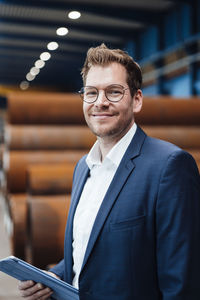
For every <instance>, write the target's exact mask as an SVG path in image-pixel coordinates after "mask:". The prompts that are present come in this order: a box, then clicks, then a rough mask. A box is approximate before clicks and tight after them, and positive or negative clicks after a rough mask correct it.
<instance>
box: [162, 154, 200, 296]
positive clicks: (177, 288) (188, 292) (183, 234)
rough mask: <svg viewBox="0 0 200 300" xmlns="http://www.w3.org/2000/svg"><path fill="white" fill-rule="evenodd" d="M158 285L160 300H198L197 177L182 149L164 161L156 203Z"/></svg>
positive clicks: (199, 199)
mask: <svg viewBox="0 0 200 300" xmlns="http://www.w3.org/2000/svg"><path fill="white" fill-rule="evenodd" d="M156 231H157V234H156V239H157V240H156V247H157V252H156V253H157V272H158V283H159V287H160V291H161V294H162V299H163V300H199V299H200V177H199V172H198V169H197V166H196V163H195V161H194V159H193V158H192V156H191V155H190V154H188V153H187V152H184V151H182V150H178V151H175V153H173V154H172V155H170V157H169V158H168V159H167V162H166V164H165V166H164V168H163V171H162V175H161V178H160V184H159V191H158V197H157V203H156Z"/></svg>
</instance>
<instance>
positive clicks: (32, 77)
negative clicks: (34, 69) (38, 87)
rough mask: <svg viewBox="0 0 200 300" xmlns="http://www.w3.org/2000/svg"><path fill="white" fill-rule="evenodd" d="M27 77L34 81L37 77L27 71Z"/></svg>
mask: <svg viewBox="0 0 200 300" xmlns="http://www.w3.org/2000/svg"><path fill="white" fill-rule="evenodd" d="M26 79H27V80H28V81H32V80H33V79H35V75H32V74H31V73H27V74H26Z"/></svg>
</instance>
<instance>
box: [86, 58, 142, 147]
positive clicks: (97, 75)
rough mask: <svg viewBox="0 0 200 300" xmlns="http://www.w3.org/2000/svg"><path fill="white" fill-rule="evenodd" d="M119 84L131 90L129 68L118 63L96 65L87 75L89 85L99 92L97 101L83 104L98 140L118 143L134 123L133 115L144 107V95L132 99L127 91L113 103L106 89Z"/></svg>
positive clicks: (87, 84) (137, 94) (89, 123)
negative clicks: (128, 81)
mask: <svg viewBox="0 0 200 300" xmlns="http://www.w3.org/2000/svg"><path fill="white" fill-rule="evenodd" d="M113 84H118V85H121V86H123V87H124V88H128V84H127V82H126V69H125V68H124V67H123V66H122V65H121V64H119V63H111V64H110V65H108V66H105V67H103V66H93V67H91V69H90V70H89V72H88V75H87V79H86V86H93V87H96V88H97V89H98V90H99V96H98V99H97V100H96V102H94V103H86V102H83V112H84V116H85V119H86V122H87V124H88V126H89V128H90V129H91V131H92V132H93V133H94V134H95V135H96V136H97V137H99V138H103V139H107V140H108V141H109V139H112V140H115V141H116V142H117V141H118V140H119V139H120V138H121V137H122V136H124V135H125V134H126V132H127V131H128V130H129V129H130V128H131V126H132V125H133V123H134V112H139V111H140V109H141V106H142V92H141V91H140V90H138V92H137V93H136V94H135V95H134V96H133V97H132V96H131V94H130V90H129V89H127V90H126V91H125V94H124V97H123V98H122V99H121V100H120V101H119V102H115V103H113V102H110V101H109V100H108V99H107V98H106V96H105V92H104V89H105V88H106V87H108V86H110V85H113Z"/></svg>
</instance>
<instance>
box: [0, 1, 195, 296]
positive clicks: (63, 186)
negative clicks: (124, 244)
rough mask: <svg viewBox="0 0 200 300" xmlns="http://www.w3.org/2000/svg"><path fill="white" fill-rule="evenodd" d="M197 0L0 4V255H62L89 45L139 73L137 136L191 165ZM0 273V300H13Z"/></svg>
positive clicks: (48, 260) (43, 261)
mask: <svg viewBox="0 0 200 300" xmlns="http://www.w3.org/2000/svg"><path fill="white" fill-rule="evenodd" d="M199 15H200V0H194V1H192V0H152V1H148V0H123V1H121V0H101V1H99V0H71V1H70V0H0V258H3V257H6V256H8V255H11V254H12V255H15V256H18V257H20V258H22V259H24V260H26V261H28V262H30V263H32V264H34V265H35V266H38V267H40V268H48V266H49V265H51V264H54V263H57V262H58V261H59V260H60V259H61V258H62V256H63V240H64V230H65V223H66V219H67V214H68V209H69V204H70V193H71V185H72V176H73V169H74V166H75V164H76V163H77V161H78V160H79V159H80V157H81V156H82V155H84V154H85V153H87V152H88V150H89V149H90V147H91V146H92V144H93V143H94V141H95V137H94V136H93V135H92V134H91V133H90V131H89V129H88V128H87V126H86V124H85V121H84V118H83V114H82V102H81V100H80V99H79V96H78V95H77V93H76V92H77V91H78V90H79V89H80V87H81V86H82V81H81V76H80V70H81V68H82V65H83V62H84V59H85V55H86V52H87V50H88V48H89V47H95V46H97V45H99V44H101V43H105V44H106V45H107V46H108V47H110V48H121V49H123V50H125V51H127V52H128V53H129V55H131V56H132V57H133V58H134V59H135V60H136V61H137V62H138V63H139V64H140V65H141V67H142V72H143V78H144V80H143V88H142V90H143V93H144V108H143V111H142V112H141V113H140V114H138V115H137V116H136V121H137V123H138V124H139V125H140V126H141V127H142V128H143V129H144V130H145V131H146V132H147V134H149V135H151V136H154V137H157V138H161V139H164V140H167V141H169V142H172V143H175V144H177V145H178V146H180V147H181V148H183V149H185V150H187V151H189V152H190V153H191V154H192V155H193V157H194V159H195V160H196V162H197V165H198V168H199V169H200V18H199ZM17 295H18V294H17V289H16V281H15V280H13V279H11V278H9V277H8V276H6V275H4V274H3V273H1V272H0V299H4V300H6V299H8V300H13V299H18V298H19V296H17Z"/></svg>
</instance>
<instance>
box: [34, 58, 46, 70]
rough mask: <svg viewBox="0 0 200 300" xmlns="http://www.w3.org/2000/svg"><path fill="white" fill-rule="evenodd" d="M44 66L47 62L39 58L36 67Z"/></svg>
mask: <svg viewBox="0 0 200 300" xmlns="http://www.w3.org/2000/svg"><path fill="white" fill-rule="evenodd" d="M44 66H45V62H44V61H43V60H41V59H38V60H37V61H36V62H35V67H36V68H38V69H42V68H43V67H44Z"/></svg>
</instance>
